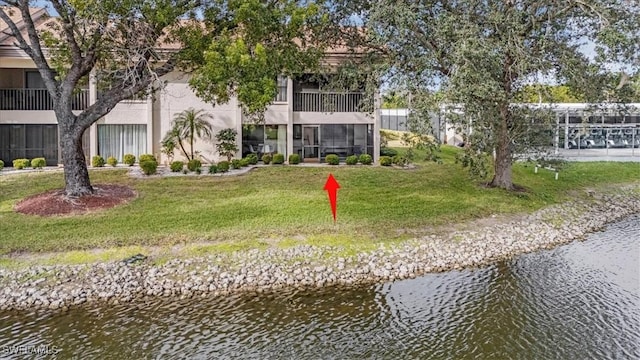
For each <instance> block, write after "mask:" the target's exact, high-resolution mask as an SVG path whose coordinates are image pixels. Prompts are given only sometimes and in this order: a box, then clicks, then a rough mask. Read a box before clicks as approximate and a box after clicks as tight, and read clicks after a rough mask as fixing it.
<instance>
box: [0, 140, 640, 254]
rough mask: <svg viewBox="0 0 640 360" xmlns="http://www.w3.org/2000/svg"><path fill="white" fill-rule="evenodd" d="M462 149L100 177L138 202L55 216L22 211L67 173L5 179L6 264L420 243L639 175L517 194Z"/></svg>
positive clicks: (587, 166)
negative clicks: (458, 157)
mask: <svg viewBox="0 0 640 360" xmlns="http://www.w3.org/2000/svg"><path fill="white" fill-rule="evenodd" d="M456 151H457V149H455V148H453V147H443V153H442V158H443V162H444V163H443V164H436V163H425V162H422V163H419V166H418V168H417V169H413V170H399V169H393V168H383V167H364V166H357V167H347V166H340V167H319V168H316V167H296V166H287V167H275V166H274V167H265V168H261V169H258V170H254V171H252V172H251V173H249V174H247V175H244V176H238V177H169V178H154V179H132V178H130V177H128V176H127V175H126V170H102V171H94V172H92V173H91V179H92V182H93V183H95V184H99V183H118V184H127V185H130V186H131V187H133V188H134V189H135V190H136V191H137V192H138V194H139V197H138V198H137V199H135V200H134V201H132V202H131V203H129V204H126V205H123V206H119V207H117V208H114V209H110V210H106V211H103V212H98V213H93V214H88V215H81V216H66V217H51V218H40V217H36V216H27V215H22V214H17V213H15V212H14V211H13V206H14V205H15V204H16V203H17V202H18V201H20V200H21V199H23V198H24V197H26V196H29V195H33V194H37V193H41V192H44V191H47V190H50V189H56V188H61V187H62V186H63V175H62V173H25V174H21V175H12V176H1V177H0V234H2V236H1V240H0V266H3V264H4V265H6V264H7V260H6V259H7V258H8V257H9V255H13V254H18V253H39V252H54V251H58V252H60V251H66V252H69V251H79V252H77V253H70V254H68V255H65V256H66V257H59V258H57V259H55V260H54V261H59V262H64V263H79V262H91V261H104V260H105V259H109V258H111V259H113V258H125V257H127V256H130V255H131V254H132V253H135V252H143V247H146V246H165V247H169V246H173V245H185V244H189V247H188V250H187V251H186V253H187V255H197V254H208V253H215V252H230V251H235V250H241V249H249V248H264V247H266V246H272V245H274V244H275V245H278V244H279V246H283V247H286V246H292V245H295V244H298V243H309V244H315V245H318V244H324V245H337V244H340V245H341V246H344V247H345V249H346V250H345V251H346V252H348V253H350V252H353V251H357V250H358V249H369V248H375V247H376V246H378V245H379V244H382V243H386V242H394V241H399V240H401V239H405V238H406V236H407V235H406V230H411V231H412V233H414V234H415V233H416V231H417V232H419V231H422V230H424V231H428V229H430V228H433V227H434V226H438V225H443V224H449V223H455V222H461V221H465V220H470V219H475V218H480V217H485V216H488V215H490V214H508V213H521V212H530V211H533V210H536V209H539V208H541V207H543V206H546V205H549V204H553V203H557V202H561V201H565V200H567V199H568V198H570V197H571V194H572V191H573V190H575V189H579V188H584V187H591V186H597V185H602V184H607V185H608V184H615V183H628V182H632V181H638V179H639V178H640V164H638V163H605V162H602V163H572V164H569V165H568V166H567V167H566V169H564V170H563V171H562V172H561V173H560V180H558V181H555V180H554V178H553V173H551V172H547V171H541V172H540V173H538V174H534V171H533V166H532V165H531V164H528V165H527V164H516V165H515V166H514V169H513V173H514V174H513V176H514V180H515V182H516V183H518V184H519V185H522V186H525V187H526V188H527V189H529V191H528V192H527V193H510V192H507V191H503V190H499V189H490V188H486V187H484V186H482V183H481V182H479V181H476V180H473V179H471V178H469V176H468V173H467V171H466V170H465V169H462V168H461V167H460V166H459V165H456V164H454V163H453V162H454V161H453V159H454V156H455V152H456ZM419 155H420V154H419V153H418V156H419ZM329 173H333V174H334V176H335V177H336V179H337V180H338V182H339V183H340V185H341V189H340V190H339V192H338V222H337V224H334V223H333V220H332V218H331V211H330V208H329V205H328V201H327V195H326V192H324V191H323V190H322V187H323V185H324V182H325V180H326V178H327V176H328V174H329ZM292 239H299V240H292ZM196 244H204V245H196ZM122 247H124V250H123V249H120V250H114V251H113V252H111V253H108V252H107V253H106V254H99V255H98V254H96V253H95V252H94V251H92V249H96V248H122Z"/></svg>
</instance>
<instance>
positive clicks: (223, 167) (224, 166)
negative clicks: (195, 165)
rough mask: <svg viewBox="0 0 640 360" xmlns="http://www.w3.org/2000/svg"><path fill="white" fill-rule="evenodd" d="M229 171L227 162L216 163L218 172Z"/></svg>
mask: <svg viewBox="0 0 640 360" xmlns="http://www.w3.org/2000/svg"><path fill="white" fill-rule="evenodd" d="M227 171H229V162H228V161H220V162H219V163H218V172H221V173H226V172H227Z"/></svg>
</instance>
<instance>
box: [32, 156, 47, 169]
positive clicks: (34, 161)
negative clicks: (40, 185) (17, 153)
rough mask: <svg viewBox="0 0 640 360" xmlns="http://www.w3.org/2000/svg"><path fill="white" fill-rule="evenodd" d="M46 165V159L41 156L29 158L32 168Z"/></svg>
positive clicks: (40, 167)
mask: <svg viewBox="0 0 640 360" xmlns="http://www.w3.org/2000/svg"><path fill="white" fill-rule="evenodd" d="M45 166H47V160H45V158H43V157H39V158H34V159H32V160H31V167H32V168H34V169H42V168H43V167H45Z"/></svg>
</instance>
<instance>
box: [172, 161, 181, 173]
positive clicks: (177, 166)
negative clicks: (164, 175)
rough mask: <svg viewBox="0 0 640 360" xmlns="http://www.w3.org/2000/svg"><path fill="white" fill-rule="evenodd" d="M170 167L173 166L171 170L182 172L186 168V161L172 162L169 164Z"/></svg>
mask: <svg viewBox="0 0 640 360" xmlns="http://www.w3.org/2000/svg"><path fill="white" fill-rule="evenodd" d="M169 167H170V168H171V172H180V171H182V169H184V162H182V161H174V162H172V163H171V165H169Z"/></svg>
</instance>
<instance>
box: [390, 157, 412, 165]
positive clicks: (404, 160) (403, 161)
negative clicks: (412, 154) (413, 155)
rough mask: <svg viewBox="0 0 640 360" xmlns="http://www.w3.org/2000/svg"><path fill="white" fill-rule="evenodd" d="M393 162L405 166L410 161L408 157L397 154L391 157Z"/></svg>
mask: <svg viewBox="0 0 640 360" xmlns="http://www.w3.org/2000/svg"><path fill="white" fill-rule="evenodd" d="M391 162H392V163H393V164H394V165H398V166H405V165H407V164H408V163H409V160H407V158H406V157H404V156H400V155H396V156H394V157H392V158H391Z"/></svg>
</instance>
